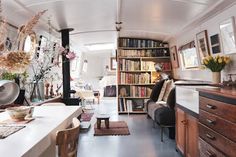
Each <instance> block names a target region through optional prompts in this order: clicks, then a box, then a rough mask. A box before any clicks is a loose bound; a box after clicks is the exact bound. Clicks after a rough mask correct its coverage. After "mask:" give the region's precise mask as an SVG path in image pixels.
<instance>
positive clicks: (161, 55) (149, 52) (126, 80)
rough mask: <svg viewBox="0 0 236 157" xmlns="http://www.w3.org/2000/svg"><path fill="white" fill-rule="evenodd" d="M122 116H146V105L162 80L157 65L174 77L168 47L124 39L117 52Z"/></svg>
mask: <svg viewBox="0 0 236 157" xmlns="http://www.w3.org/2000/svg"><path fill="white" fill-rule="evenodd" d="M117 63H118V64H117V73H118V75H117V80H118V87H117V89H118V113H119V114H129V113H138V114H139V113H142V114H143V113H146V106H145V105H144V104H145V103H146V102H147V101H148V99H149V97H150V94H151V91H152V88H153V86H154V85H155V83H156V82H158V81H159V79H160V78H161V76H160V73H159V72H156V70H155V65H156V64H157V63H158V64H161V65H162V70H163V72H166V73H169V74H170V73H171V71H172V70H171V63H170V53H169V48H168V43H164V42H162V41H158V40H152V39H137V38H127V37H122V38H119V39H118V51H117Z"/></svg>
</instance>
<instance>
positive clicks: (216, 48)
mask: <svg viewBox="0 0 236 157" xmlns="http://www.w3.org/2000/svg"><path fill="white" fill-rule="evenodd" d="M210 39H211V50H212V54H217V53H220V52H221V47H220V38H219V34H215V35H212V36H211V37H210Z"/></svg>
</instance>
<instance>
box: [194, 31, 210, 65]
mask: <svg viewBox="0 0 236 157" xmlns="http://www.w3.org/2000/svg"><path fill="white" fill-rule="evenodd" d="M196 39H197V48H198V53H199V57H200V62H201V63H203V62H202V60H203V58H204V57H207V56H208V55H210V51H209V44H208V39H207V30H204V31H202V32H200V33H198V34H197V35H196Z"/></svg>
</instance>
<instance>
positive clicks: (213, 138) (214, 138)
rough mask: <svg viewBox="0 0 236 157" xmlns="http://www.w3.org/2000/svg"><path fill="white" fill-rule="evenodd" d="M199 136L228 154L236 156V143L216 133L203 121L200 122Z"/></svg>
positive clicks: (231, 156) (230, 156)
mask: <svg viewBox="0 0 236 157" xmlns="http://www.w3.org/2000/svg"><path fill="white" fill-rule="evenodd" d="M199 136H200V137H201V138H202V139H203V140H204V141H206V142H207V143H209V144H211V145H212V146H213V147H215V148H217V149H218V150H220V151H221V152H223V153H224V154H225V155H226V156H229V157H235V154H236V143H235V142H233V141H231V140H229V139H227V138H226V137H224V136H222V135H220V134H218V133H216V132H215V131H213V130H211V129H210V128H208V127H206V126H205V125H203V124H201V123H199Z"/></svg>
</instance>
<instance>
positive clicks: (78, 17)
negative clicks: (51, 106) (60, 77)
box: [3, 0, 235, 51]
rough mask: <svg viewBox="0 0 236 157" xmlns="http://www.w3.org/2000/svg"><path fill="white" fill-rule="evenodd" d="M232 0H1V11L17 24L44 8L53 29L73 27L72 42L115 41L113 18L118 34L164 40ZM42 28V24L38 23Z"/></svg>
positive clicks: (115, 33)
mask: <svg viewBox="0 0 236 157" xmlns="http://www.w3.org/2000/svg"><path fill="white" fill-rule="evenodd" d="M234 1H235V0H40V1H39V0H3V10H4V15H6V16H7V20H8V21H10V23H13V24H14V25H17V26H20V25H22V24H24V23H25V21H26V20H27V19H29V18H30V17H31V16H33V15H34V14H35V13H36V12H38V11H41V10H45V9H48V11H47V13H46V15H44V17H43V20H41V23H42V24H43V23H44V28H47V27H46V26H47V25H46V22H47V18H48V17H49V16H50V17H51V21H52V25H53V26H54V28H55V29H57V30H61V29H63V28H74V29H75V30H74V31H73V32H72V33H71V39H72V40H73V43H76V45H77V46H79V47H80V48H81V50H83V51H85V50H86V48H85V47H84V45H85V44H91V43H104V42H105V43H107V42H116V38H117V32H116V31H115V26H116V25H115V22H116V21H121V22H123V24H122V25H121V26H122V29H121V32H120V36H133V37H147V38H154V39H161V40H168V39H169V38H170V37H172V36H173V35H175V34H177V33H178V32H180V31H181V30H183V29H184V28H186V27H187V26H189V25H191V24H192V23H194V22H196V21H197V20H200V19H201V18H203V17H204V15H206V14H207V13H210V12H211V11H214V9H215V8H216V7H219V6H220V5H222V6H223V5H229V4H231V3H233V2H234ZM41 28H43V27H41Z"/></svg>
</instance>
